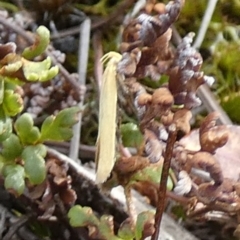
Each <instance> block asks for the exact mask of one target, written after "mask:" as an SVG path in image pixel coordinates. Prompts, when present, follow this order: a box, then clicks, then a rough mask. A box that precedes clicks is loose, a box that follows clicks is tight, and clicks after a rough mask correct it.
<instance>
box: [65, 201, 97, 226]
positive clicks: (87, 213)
mask: <svg viewBox="0 0 240 240" xmlns="http://www.w3.org/2000/svg"><path fill="white" fill-rule="evenodd" d="M68 218H69V220H70V225H71V226H73V227H84V226H88V225H89V224H91V225H94V226H98V225H99V220H98V219H97V217H96V216H95V215H94V214H93V211H92V209H91V208H90V207H81V206H80V205H75V206H73V207H72V208H71V209H70V210H69V212H68Z"/></svg>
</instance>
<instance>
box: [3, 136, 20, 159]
mask: <svg viewBox="0 0 240 240" xmlns="http://www.w3.org/2000/svg"><path fill="white" fill-rule="evenodd" d="M22 150H23V146H22V144H21V143H20V140H19V138H18V136H17V135H15V134H13V133H12V134H11V135H10V136H9V138H7V139H6V140H5V141H4V142H3V143H2V156H3V157H4V159H5V161H14V160H15V159H16V158H17V157H19V156H21V153H22Z"/></svg>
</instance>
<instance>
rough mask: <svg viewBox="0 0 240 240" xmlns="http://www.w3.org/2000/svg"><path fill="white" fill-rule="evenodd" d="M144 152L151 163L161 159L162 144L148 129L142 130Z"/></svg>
mask: <svg viewBox="0 0 240 240" xmlns="http://www.w3.org/2000/svg"><path fill="white" fill-rule="evenodd" d="M144 139H145V152H146V154H147V157H148V159H149V160H150V162H151V163H156V162H158V161H159V160H160V159H161V156H162V150H163V145H162V144H161V141H159V139H158V137H157V136H156V135H155V133H153V132H152V131H149V130H148V129H146V130H145V132H144Z"/></svg>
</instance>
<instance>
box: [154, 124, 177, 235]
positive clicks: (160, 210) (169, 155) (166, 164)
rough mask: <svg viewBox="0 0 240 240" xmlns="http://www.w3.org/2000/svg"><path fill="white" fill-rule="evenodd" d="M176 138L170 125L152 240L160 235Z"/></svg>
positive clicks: (174, 130) (172, 126)
mask: <svg viewBox="0 0 240 240" xmlns="http://www.w3.org/2000/svg"><path fill="white" fill-rule="evenodd" d="M176 138H177V129H176V126H175V124H172V125H170V126H169V136H168V140H167V145H166V151H165V154H164V163H163V168H162V175H161V180H160V183H159V190H158V204H157V209H156V215H155V224H154V226H155V232H154V234H153V236H152V238H151V239H152V240H157V239H158V237H159V233H160V225H161V220H162V216H163V212H164V207H165V199H166V192H167V179H168V176H169V169H170V165H171V159H172V155H173V147H174V143H175V142H176Z"/></svg>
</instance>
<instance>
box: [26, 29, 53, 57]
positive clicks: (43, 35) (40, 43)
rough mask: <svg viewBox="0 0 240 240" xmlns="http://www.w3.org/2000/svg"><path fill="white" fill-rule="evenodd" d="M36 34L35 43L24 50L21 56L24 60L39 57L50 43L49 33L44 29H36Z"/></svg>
mask: <svg viewBox="0 0 240 240" xmlns="http://www.w3.org/2000/svg"><path fill="white" fill-rule="evenodd" d="M36 33H37V36H36V39H35V43H34V44H33V45H32V46H30V47H28V48H25V49H24V51H23V53H22V56H23V57H24V58H26V59H33V58H34V57H37V56H39V55H41V54H42V53H43V52H44V51H45V50H46V48H47V46H48V44H49V42H50V32H49V30H48V29H47V28H46V27H44V26H40V27H38V29H37V31H36Z"/></svg>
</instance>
